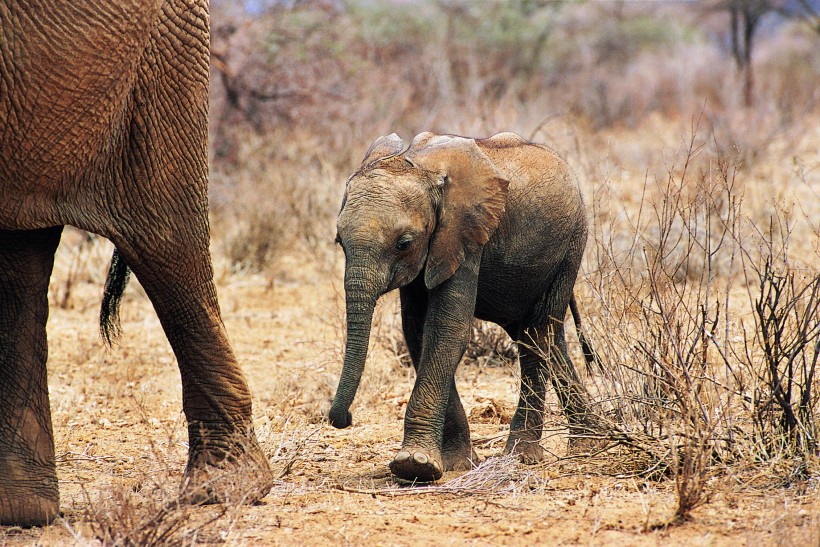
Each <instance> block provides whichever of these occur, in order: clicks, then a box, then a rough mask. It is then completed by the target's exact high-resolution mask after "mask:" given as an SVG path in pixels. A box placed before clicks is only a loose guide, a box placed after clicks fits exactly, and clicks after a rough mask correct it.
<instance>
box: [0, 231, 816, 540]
mask: <svg viewBox="0 0 820 547" xmlns="http://www.w3.org/2000/svg"><path fill="white" fill-rule="evenodd" d="M72 237H73V238H74V241H75V242H76V238H77V236H76V234H67V239H69V240H70V239H71V238H72ZM68 243H71V241H69V242H68ZM66 249H69V250H61V251H60V252H61V254H60V256H59V259H58V266H57V273H56V274H55V278H54V283H53V284H52V302H53V303H57V302H58V301H60V300H64V301H65V302H64V305H65V307H63V308H61V307H59V306H56V305H53V307H52V312H51V317H50V321H49V336H50V351H51V353H50V355H51V358H50V364H49V369H50V388H51V400H52V408H53V413H54V424H55V434H56V445H57V454H58V458H59V461H58V473H59V477H60V488H61V493H62V508H63V510H64V512H65V519H64V521H61V522H57V523H55V524H54V525H52V526H50V527H48V528H45V529H33V530H20V529H14V528H7V529H2V530H0V544H2V545H5V544H9V545H20V544H44V545H53V544H72V543H78V544H88V543H92V542H93V535H92V529H91V527H90V526H89V525H88V524H84V523H83V521H84V520H87V519H88V518H89V515H92V514H94V512H95V511H97V510H99V509H101V508H103V509H102V513H105V509H104V507H106V505H105V503H106V500H111V499H114V500H120V501H119V502H116V501H115V504H117V503H119V505H120V506H123V503H124V502H123V501H122V500H123V499H126V500H128V499H132V498H134V496H138V494H137V493H139V495H143V494H145V492H146V491H149V492H150V491H151V488H157V489H159V490H160V491H164V492H166V493H169V492H173V487H174V485H175V484H176V482H177V481H178V480H179V475H180V473H181V469H182V467H183V464H184V458H185V450H186V449H185V445H184V441H185V436H184V425H183V420H182V416H181V412H180V408H181V407H180V382H179V375H178V372H177V369H176V365H175V361H174V357H173V355H172V353H171V351H170V348H169V346H168V344H167V341H166V340H165V338H164V336H163V334H162V331H161V330H160V327H159V323H158V321H157V318H156V316H155V315H154V313H153V310H152V309H151V307H150V303H149V302H148V300H147V299H146V297H145V296H144V295H143V293H142V292H141V290H140V288H139V286H138V285H137V284H133V285H132V286H131V287H130V288H129V291H128V293H127V297H126V300H125V302H124V304H123V320H124V321H123V325H124V331H125V334H124V336H123V338H122V341H121V343H120V345H119V346H118V347H116V348H115V349H114V350H113V351H108V350H106V349H105V348H104V347H103V346H102V344H101V342H100V340H99V336H98V334H97V328H96V324H95V321H96V316H97V307H98V305H99V297H100V294H101V291H102V284H101V278H102V275H103V274H104V269H105V262H104V258H102V257H105V255H106V253H107V250H106V248H105V247H102V248H99V249H97V248H95V249H92V251H93V252H86V254H85V255H83V256H86V257H87V258H85V259H84V260H88V262H89V264H88V266H87V269H88V271H90V272H92V273H91V274H88V275H85V277H86V279H82V278H83V275H76V277H78V278H80V279H78V280H76V281H75V283H74V284H73V285H72V286H71V291H70V293H69V294H68V298H65V296H66V294H65V290H66V285H65V279H66V277H67V275H68V273H67V272H68V271H70V268H71V264H74V263H76V261H77V260H78V256H77V255H76V254H72V253H73V252H74V251H71V250H70V249H71V247H70V245H67V246H66ZM97 262H99V263H97ZM83 268H86V266H83ZM78 270H82V271H80V273H82V272H83V271H85V270H84V269H81V268H79V267H75V272H76V271H78ZM94 272H96V273H94ZM218 278H219V285H220V286H219V290H220V298H221V301H222V306H223V311H224V315H225V322H226V324H227V327H228V330H229V332H230V334H231V337H232V339H233V342H234V345H235V349H236V352H237V354H238V356H239V358H240V360H241V362H242V363H243V366H244V369H245V371H246V373H247V376H248V379H249V381H250V384H251V386H252V389H253V392H254V396H255V407H254V413H255V417H256V428H257V432H258V434H259V437H260V440H261V441H262V443H263V445H264V446H265V449H266V450H267V451H268V454H269V456H270V457H271V460H272V461H273V464H274V468H275V470H276V472H277V473H278V474H280V475H282V476H281V478H280V480H279V482H278V483H277V485H276V486H275V487H274V489H273V491H272V492H271V494H270V495H268V496H267V497H266V498H265V499H264V503H263V504H262V505H259V506H253V507H241V508H237V507H230V508H228V509H227V511H226V513H225V514H224V515H223V516H222V517H221V518H220V519H219V520H217V521H216V522H215V523H213V524H210V525H208V526H205V527H203V528H201V529H200V530H198V531H195V532H192V531H191V530H190V529H189V530H187V531H183V532H180V533H181V534H182V536H179V537H182V538H183V540H184V541H185V542H186V543H192V542H204V543H222V542H224V543H227V544H247V545H256V544H274V545H302V544H304V545H316V544H322V543H325V544H334V545H359V544H369V545H433V544H435V545H449V544H468V545H499V544H502V545H518V544H540V545H558V544H609V545H635V544H661V543H662V544H664V545H667V544H679V545H738V544H750V545H796V544H804V545H809V544H811V545H818V544H819V543H820V502H818V499H817V498H818V497H817V491H816V487H811V486H810V487H809V488H808V489H806V490H805V491H803V492H796V491H793V490H784V489H778V488H774V487H771V486H768V487H766V488H759V487H757V486H759V485H761V484H762V485H765V484H766V481H765V477H763V478H760V477H758V479H762V480H756V479H755V477H751V479H749V478H748V477H744V478H743V479H742V480H741V479H739V478H738V479H737V480H735V479H734V478H733V477H732V476H726V477H721V478H720V479H717V480H716V482H715V484H714V485H713V487H712V490H713V491H714V495H713V499H712V501H711V502H710V503H709V504H707V505H705V506H703V507H702V508H700V509H698V510H696V511H695V513H694V519H693V520H692V521H690V522H688V523H686V524H684V525H680V526H675V527H671V528H664V527H662V526H657V525H658V524H661V523H663V522H664V521H665V520H666V519H668V518H669V517H670V516H671V515H672V514H673V512H674V509H675V504H676V496H675V490H674V481H671V480H668V481H665V482H647V481H645V480H643V479H640V478H636V477H628V476H620V477H619V476H617V475H614V476H613V475H608V474H605V473H604V471H605V470H606V465H605V462H603V464H601V465H600V466H598V465H595V464H594V463H593V464H592V465H590V464H589V463H586V464H584V463H583V462H575V461H572V460H562V459H559V458H560V457H561V456H563V455H564V454H565V439H564V438H563V437H562V435H561V432H560V424H561V419H560V416H558V415H557V414H554V413H553V415H552V416H551V418H550V420H551V425H552V426H553V427H554V428H556V432H555V433H553V434H551V435H549V436H548V439H547V440H546V441H545V445H546V446H547V448H548V449H549V450H550V451H551V453H552V454H553V457H551V458H550V459H549V461H548V462H547V463H545V464H544V465H541V466H536V467H525V466H519V465H512V466H510V465H506V467H504V469H502V471H500V472H499V473H497V474H496V475H493V476H494V477H495V478H497V479H499V480H498V481H497V483H496V484H485V485H484V486H476V485H475V484H473V485H472V486H469V487H467V488H463V487H459V483H458V482H455V483H454V482H452V481H453V480H455V479H458V478H459V477H458V474H448V475H446V476H445V480H443V481H441V483H440V485H441V487H442V488H440V489H439V490H433V491H429V490H428V491H419V490H413V489H402V490H399V489H397V488H396V485H395V484H394V483H393V482H392V481H391V479H390V476H389V472H388V469H387V463H388V461H389V460H390V459H391V457H392V456H393V454H394V453H395V451H396V450H397V449H398V448H399V446H400V441H401V430H402V417H403V412H404V404H405V402H406V398H407V396H408V395H409V392H410V388H411V385H412V381H413V378H412V374H411V372H410V371H409V370H407V369H406V368H405V367H403V366H402V365H401V364H400V363H399V362H398V360H397V359H396V358H395V356H393V355H391V353H390V351H389V350H386V349H385V348H384V347H383V346H389V344H390V340H391V339H392V337H393V336H395V334H394V331H393V330H391V328H393V327H391V325H394V323H391V319H390V317H391V314H390V313H389V312H390V304H388V305H387V306H386V307H385V308H384V313H382V318H381V319H380V320H379V323H378V324H377V327H376V329H375V331H374V332H375V334H376V336H377V337H378V338H379V340H381V341H382V342H381V343H379V344H376V347H374V349H373V350H372V354H371V358H370V360H369V363H368V368H367V369H366V371H365V378H364V381H363V384H362V387H361V390H360V392H359V396H358V397H357V399H356V403H355V405H354V409H353V411H354V421H355V425H354V427H353V428H351V429H348V430H342V431H339V430H335V429H333V428H332V427H330V426H329V425H326V424H322V423H320V420H319V418H320V413H321V410H322V408H323V407H324V406H325V405H326V404H327V402H328V400H329V398H330V397H331V396H332V393H333V391H334V389H335V383H336V380H337V378H338V374H339V371H340V368H341V353H340V352H341V347H342V339H343V331H342V328H343V321H342V316H343V305H342V303H341V300H340V296H339V293H340V292H341V291H340V289H339V285H340V279H341V277H340V274H339V272H338V265H335V266H333V267H330V268H325V269H321V268H313V267H305V266H304V265H302V264H300V263H299V262H298V261H292V260H289V259H288V258H287V257H283V258H282V259H281V261H280V264H279V267H278V269H277V273H275V274H271V275H269V276H260V275H236V274H225V273H223V274H220V275H219V276H218ZM571 343H572V342H571ZM459 379H460V384H459V385H460V390H461V393H462V397H463V400H464V404H465V407H466V408H467V411H468V412H469V413H471V422H472V427H473V438H474V439H476V444H477V446H478V451H479V453H480V455H481V456H482V457H485V458H486V457H492V456H499V455H500V454H501V452H502V449H503V443H504V439H505V434H506V430H507V428H508V426H507V425H506V424H505V423H504V422H505V416H506V417H508V416H509V413H510V411H511V410H512V408H513V405H514V403H515V400H516V391H517V385H516V379H515V376H514V372H513V369H512V367H511V366H480V365H471V366H462V367H461V369H460V371H459ZM742 483H743V484H742ZM448 485H449V488H448ZM129 496H131V497H130V498H129ZM126 505H127V503H126ZM136 506H138V507H143V506H142V505H139V504H137V505H136ZM134 511H135V512H138V511H137V510H136V509H135V510H134ZM186 511H187V512H186V513H184V518H183V519H181V520H182V521H181V523H180V524H179V526H180V528H184V527H185V526H189V527H195V526H194V525H192V524H191V523H195V522H198V521H199V520H202V519H203V518H208V517H209V516H210V515H213V514H214V512H215V511H219V509H218V508H213V507H211V508H198V509H191V510H186Z"/></svg>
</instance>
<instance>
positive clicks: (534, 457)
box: [504, 435, 544, 464]
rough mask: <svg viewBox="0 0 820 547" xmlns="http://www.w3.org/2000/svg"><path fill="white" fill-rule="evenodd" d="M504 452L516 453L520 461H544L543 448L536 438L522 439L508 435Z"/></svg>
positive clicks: (528, 462)
mask: <svg viewBox="0 0 820 547" xmlns="http://www.w3.org/2000/svg"><path fill="white" fill-rule="evenodd" d="M504 453H505V454H516V455H518V459H519V460H520V461H521V463H527V464H534V463H540V462H542V461H544V449H543V448H541V445H540V444H539V442H538V441H537V440H528V439H522V438H521V437H516V436H514V435H510V437H509V438H508V439H507V446H506V447H505V448H504Z"/></svg>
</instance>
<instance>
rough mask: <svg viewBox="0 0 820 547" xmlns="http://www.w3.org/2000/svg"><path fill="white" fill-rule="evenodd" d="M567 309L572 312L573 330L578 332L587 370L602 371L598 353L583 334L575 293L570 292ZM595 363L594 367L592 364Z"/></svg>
mask: <svg viewBox="0 0 820 547" xmlns="http://www.w3.org/2000/svg"><path fill="white" fill-rule="evenodd" d="M569 309H570V311H571V312H572V319H573V321H575V332H576V333H578V341H579V342H581V350H582V351H583V352H584V360H585V361H586V363H587V372H590V373H592V372H593V371H594V369H596V368H597V369H598V372H601V373H603V372H604V364H603V363H602V362H601V358H600V357H598V353H597V352H596V351H595V350H594V349H593V347H592V345H591V344H590V343H589V340H587V337H586V336H584V329H583V328H581V314H580V312H579V311H578V303H577V302H576V301H575V293H572V296H571V297H570V299H569ZM593 364H594V365H595V366H594V367H593V366H592V365H593Z"/></svg>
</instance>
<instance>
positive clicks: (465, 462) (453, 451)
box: [441, 441, 478, 471]
mask: <svg viewBox="0 0 820 547" xmlns="http://www.w3.org/2000/svg"><path fill="white" fill-rule="evenodd" d="M441 460H442V462H443V463H444V470H445V471H469V470H470V469H472V468H474V467H475V466H477V465H478V454H476V452H475V450H473V447H472V445H471V444H470V442H469V441H468V442H467V443H466V445H465V444H464V443H461V444H458V445H452V446H451V445H448V444H447V443H446V442H445V443H444V446H443V447H442V449H441Z"/></svg>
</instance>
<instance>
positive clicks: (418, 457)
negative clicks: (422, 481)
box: [413, 452, 430, 465]
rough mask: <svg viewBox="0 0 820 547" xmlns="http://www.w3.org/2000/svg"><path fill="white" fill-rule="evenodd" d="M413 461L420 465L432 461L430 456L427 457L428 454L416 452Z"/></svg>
mask: <svg viewBox="0 0 820 547" xmlns="http://www.w3.org/2000/svg"><path fill="white" fill-rule="evenodd" d="M413 461H414V462H416V463H417V464H419V465H425V464H426V463H427V462H429V461H430V458H428V457H427V454H422V453H421V452H416V453H415V454H413Z"/></svg>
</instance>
